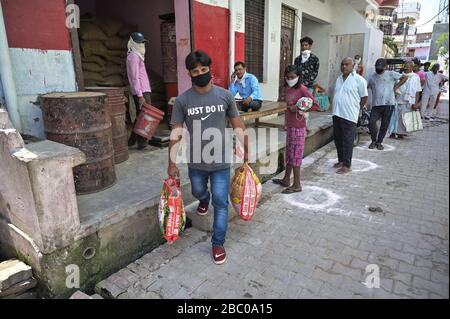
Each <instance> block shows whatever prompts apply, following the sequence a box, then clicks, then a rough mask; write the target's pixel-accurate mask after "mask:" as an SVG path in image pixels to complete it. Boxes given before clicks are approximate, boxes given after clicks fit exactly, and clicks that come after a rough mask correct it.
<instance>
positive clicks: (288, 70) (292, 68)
mask: <svg viewBox="0 0 450 319" xmlns="http://www.w3.org/2000/svg"><path fill="white" fill-rule="evenodd" d="M291 72H294V73H295V74H297V75H298V82H297V84H296V85H294V86H293V87H292V88H293V89H297V88H298V87H299V86H300V85H301V84H302V69H301V66H299V65H295V64H291V65H288V66H287V67H286V69H285V70H284V78H285V80H284V81H285V86H287V82H286V76H287V75H288V73H291Z"/></svg>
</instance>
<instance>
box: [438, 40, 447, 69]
mask: <svg viewBox="0 0 450 319" xmlns="http://www.w3.org/2000/svg"><path fill="white" fill-rule="evenodd" d="M436 47H437V48H438V49H437V55H438V56H439V57H440V58H443V59H444V60H445V66H446V67H447V68H448V32H446V33H443V34H441V35H440V36H439V38H438V39H437V40H436Z"/></svg>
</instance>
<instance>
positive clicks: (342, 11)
mask: <svg viewBox="0 0 450 319" xmlns="http://www.w3.org/2000/svg"><path fill="white" fill-rule="evenodd" d="M336 2H339V3H336V5H335V6H334V16H333V25H332V30H331V36H333V35H343V34H358V33H364V34H365V39H364V50H363V52H361V54H362V57H363V65H364V76H365V77H366V76H367V75H368V74H371V73H372V72H373V71H374V70H375V61H376V60H377V59H378V58H380V57H381V55H382V47H383V32H381V31H380V30H378V29H375V28H374V27H373V26H372V25H371V24H370V23H368V22H366V20H365V19H364V17H363V16H361V14H359V13H358V12H357V11H355V10H353V8H352V7H351V6H350V5H349V4H348V3H346V2H345V1H344V0H338V1H336Z"/></svg>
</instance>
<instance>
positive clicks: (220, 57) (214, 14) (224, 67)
mask: <svg viewBox="0 0 450 319" xmlns="http://www.w3.org/2000/svg"><path fill="white" fill-rule="evenodd" d="M193 19H194V23H193V28H194V30H193V31H194V32H193V33H194V48H195V49H196V50H203V51H205V52H206V53H208V54H209V55H210V56H211V58H212V60H213V65H212V70H213V75H214V83H215V84H217V85H219V86H221V87H223V88H228V82H229V81H228V78H229V74H228V73H229V72H228V71H229V70H228V65H229V51H230V31H229V30H230V29H229V25H230V11H229V10H228V9H226V8H221V7H216V6H211V5H208V4H203V3H199V2H197V1H194V2H193Z"/></svg>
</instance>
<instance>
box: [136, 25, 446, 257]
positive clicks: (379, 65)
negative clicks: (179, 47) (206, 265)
mask: <svg viewBox="0 0 450 319" xmlns="http://www.w3.org/2000/svg"><path fill="white" fill-rule="evenodd" d="M146 41H147V40H146V39H145V38H144V36H143V35H142V34H140V33H133V34H132V36H131V37H130V41H129V44H128V48H129V51H128V57H127V71H128V77H129V80H130V85H131V90H132V92H133V95H134V99H135V103H136V107H137V111H139V109H140V107H141V106H142V105H143V104H144V103H151V99H150V92H151V86H150V83H149V80H148V76H147V74H146V71H145V67H144V61H145V43H146ZM300 42H301V55H300V56H298V57H297V58H296V59H295V63H294V64H293V65H289V66H288V67H287V68H286V70H285V72H284V85H285V88H286V113H285V127H286V130H287V137H286V155H285V158H286V172H285V175H284V178H283V179H274V180H273V182H274V183H276V184H278V185H281V186H283V187H284V188H285V189H284V190H283V191H282V193H283V194H293V193H299V192H301V191H302V185H301V165H302V160H303V155H304V149H305V140H306V136H307V125H308V122H307V119H308V115H309V112H312V111H315V110H318V109H319V103H318V101H317V100H316V98H315V97H314V90H315V88H316V87H317V86H318V84H317V76H318V74H319V68H320V61H319V58H318V57H317V56H316V55H314V54H313V53H312V46H313V43H314V41H313V40H312V39H311V38H309V37H304V38H302V39H301V41H300ZM361 61H362V59H361V56H360V55H357V56H355V57H354V58H351V57H348V58H345V59H343V60H342V62H341V66H340V68H341V73H342V74H341V75H340V76H339V77H338V78H337V80H336V85H335V90H334V97H333V101H332V105H333V111H332V116H333V127H334V142H335V146H336V151H337V156H338V162H337V163H335V164H334V167H335V168H336V173H338V174H347V173H349V172H351V170H352V157H353V142H354V140H355V134H357V123H358V119H359V117H360V114H361V110H362V109H363V108H364V107H365V106H366V104H367V101H368V95H369V94H368V93H369V90H370V91H371V92H372V109H371V116H370V125H369V128H370V135H371V140H372V143H371V144H370V145H369V148H370V149H375V148H376V149H378V150H383V148H384V147H383V140H384V138H385V136H386V134H387V133H388V132H389V133H390V134H391V137H392V136H394V137H398V138H402V137H404V136H405V135H406V134H407V130H406V127H405V123H404V121H403V117H404V115H405V114H406V113H407V112H410V111H416V110H420V111H421V114H422V116H423V119H425V120H426V119H428V118H430V116H433V111H434V110H435V106H436V101H437V99H438V95H439V92H440V85H442V83H444V82H445V81H448V77H446V76H444V75H443V74H442V73H440V72H439V64H434V65H433V66H432V67H431V70H429V69H428V68H429V67H430V65H429V64H428V63H426V64H425V65H424V70H423V71H422V70H420V69H419V68H418V65H415V64H414V63H413V62H407V63H406V64H405V68H404V72H403V74H401V73H398V72H395V71H390V70H388V69H387V68H388V67H387V63H386V60H385V59H379V60H377V61H376V64H375V70H376V71H375V73H373V74H372V75H370V76H369V79H368V81H367V80H366V79H365V78H364V77H363V76H362V74H363V70H364V68H363V66H362V62H361ZM212 65H213V61H212V59H211V57H210V56H209V55H208V53H206V52H204V51H194V52H192V53H190V54H189V55H188V56H187V58H186V70H187V72H188V73H189V75H190V77H191V79H192V88H191V89H189V90H187V91H186V92H184V93H183V94H181V95H180V96H178V97H177V99H176V101H175V105H174V109H173V114H172V118H171V125H172V134H171V139H170V145H169V159H168V175H169V176H171V177H173V178H178V177H179V169H178V167H177V164H176V161H175V158H174V157H173V154H177V151H178V147H179V141H180V140H181V139H182V137H183V133H184V132H183V131H182V129H183V127H186V128H187V134H188V135H189V137H190V140H191V141H193V140H194V139H195V137H196V136H197V137H198V136H199V135H198V134H200V136H203V133H205V132H206V131H208V130H209V129H218V130H219V131H220V133H221V134H222V139H223V141H222V146H221V147H222V149H221V150H220V152H219V153H221V155H222V157H220V156H219V157H218V158H220V159H221V160H217V161H216V160H215V161H213V162H210V161H207V160H205V159H204V158H202V155H203V151H204V148H205V147H206V146H207V141H204V142H203V141H202V142H201V143H200V144H201V145H200V148H197V149H196V148H195V146H194V144H195V143H191V144H190V152H189V154H190V158H189V161H188V163H189V164H188V168H189V178H190V180H191V186H192V195H193V196H194V197H195V198H196V199H198V200H199V202H200V203H199V205H198V208H197V213H198V214H199V215H200V216H205V215H206V214H208V211H209V206H210V204H212V206H213V207H214V224H213V236H212V253H213V261H214V263H216V264H223V263H224V262H225V261H226V260H227V254H226V251H225V248H224V243H225V239H226V233H227V227H228V206H229V202H228V192H229V188H230V178H231V177H230V173H231V172H230V168H231V163H229V162H227V161H226V160H225V159H226V158H227V154H226V149H225V147H226V145H225V144H226V143H225V136H226V132H225V130H226V126H227V123H228V122H229V123H231V126H232V127H233V128H234V129H235V130H236V132H238V133H239V134H237V135H238V136H237V137H238V138H239V140H240V141H241V143H242V144H243V145H244V154H243V156H244V161H246V162H248V159H249V155H248V154H249V141H248V137H247V136H246V127H245V125H244V123H243V121H242V119H241V117H240V113H239V111H242V112H256V111H258V110H260V109H261V107H262V103H263V97H262V95H261V90H260V86H259V81H258V79H257V78H256V76H255V75H253V74H251V73H250V72H248V71H247V67H246V64H245V62H242V61H238V62H236V63H235V65H234V72H233V74H232V75H231V77H230V83H229V87H228V90H225V89H223V88H220V87H218V86H216V85H214V83H213V77H212V73H211V68H212ZM378 121H381V125H380V128H379V126H378V124H377V123H378ZM198 123H201V125H200V132H195V129H197V128H198ZM136 143H138V148H139V149H144V148H145V146H146V145H147V144H148V141H145V140H142V138H140V137H138V136H136V135H132V136H131V138H130V141H129V145H130V146H132V145H134V144H136ZM197 147H198V145H197ZM216 155H217V154H216ZM218 155H220V154H218ZM199 156H200V158H199ZM292 174H293V176H294V182H293V184H291V175H292ZM209 183H210V188H209V189H208V184H209Z"/></svg>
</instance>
